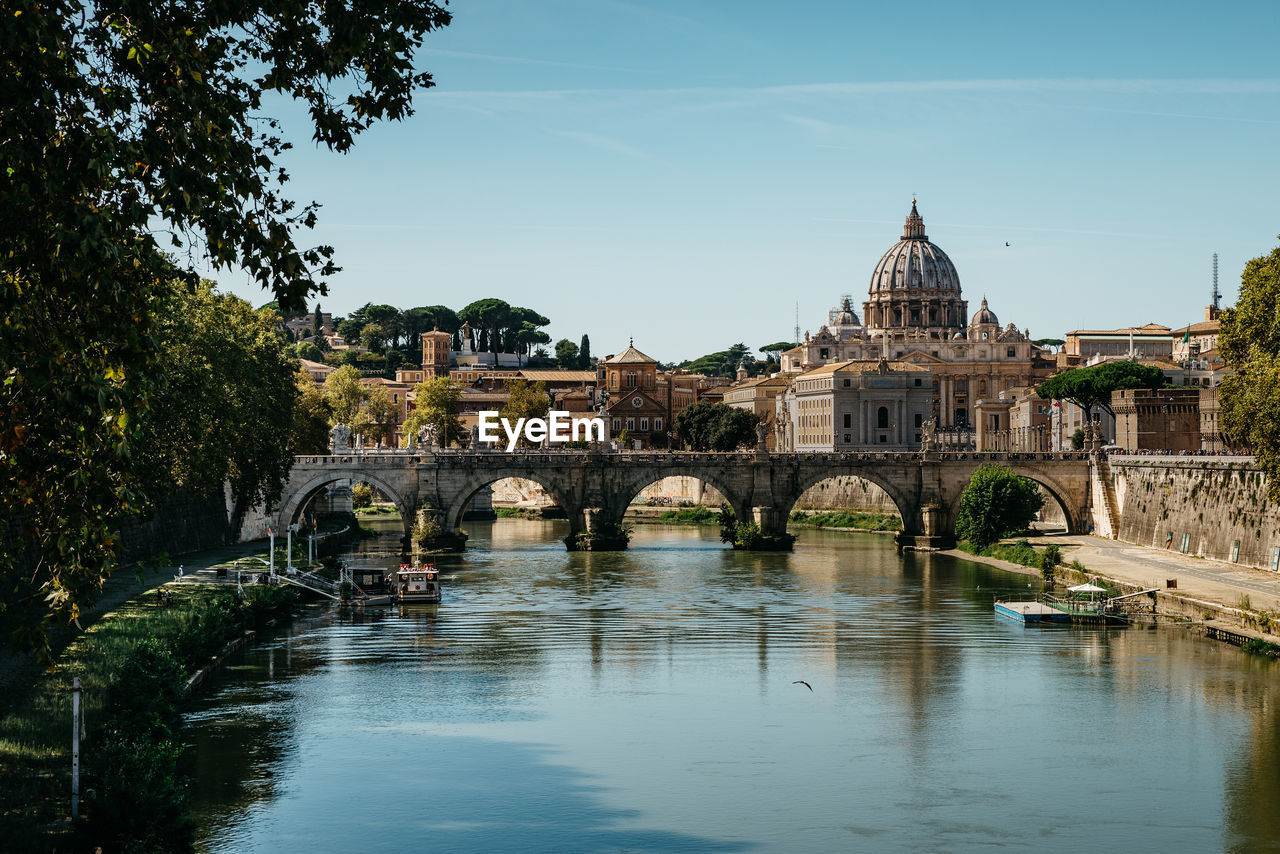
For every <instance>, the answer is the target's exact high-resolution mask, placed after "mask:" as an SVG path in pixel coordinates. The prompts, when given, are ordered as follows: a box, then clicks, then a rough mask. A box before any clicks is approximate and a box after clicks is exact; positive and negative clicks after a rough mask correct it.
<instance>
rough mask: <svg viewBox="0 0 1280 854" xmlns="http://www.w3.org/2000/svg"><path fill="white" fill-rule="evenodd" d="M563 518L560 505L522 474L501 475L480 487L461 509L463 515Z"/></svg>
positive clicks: (466, 516)
mask: <svg viewBox="0 0 1280 854" xmlns="http://www.w3.org/2000/svg"><path fill="white" fill-rule="evenodd" d="M513 517H514V518H535V519H563V518H565V512H564V508H563V507H561V506H560V505H559V504H557V503H556V499H555V497H554V496H552V495H551V493H549V492H548V491H547V489H546V487H544V486H543V485H542V484H540V483H538V482H537V481H533V480H529V479H528V478H523V477H504V478H502V479H501V480H495V481H494V482H493V483H491V484H489V485H488V486H482V487H480V489H479V491H477V492H476V494H475V496H474V497H473V498H472V499H471V506H470V507H469V508H468V509H467V511H466V512H465V513H463V516H462V518H463V520H464V521H466V520H467V519H504V518H513Z"/></svg>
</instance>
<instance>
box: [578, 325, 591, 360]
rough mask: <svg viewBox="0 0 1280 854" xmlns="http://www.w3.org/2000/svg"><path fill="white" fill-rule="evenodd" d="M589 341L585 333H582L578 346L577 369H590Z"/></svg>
mask: <svg viewBox="0 0 1280 854" xmlns="http://www.w3.org/2000/svg"><path fill="white" fill-rule="evenodd" d="M591 364H592V360H591V339H590V338H588V337H587V333H585V332H584V333H582V341H581V342H580V343H579V344H578V367H579V368H589V367H591Z"/></svg>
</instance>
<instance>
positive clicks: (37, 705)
mask: <svg viewBox="0 0 1280 854" xmlns="http://www.w3.org/2000/svg"><path fill="white" fill-rule="evenodd" d="M163 592H165V593H166V596H165V597H163V598H162V597H160V596H157V589H152V590H148V591H145V592H144V593H143V594H142V595H140V596H136V597H134V598H132V599H130V600H128V601H126V602H124V603H123V604H121V605H120V606H119V607H117V608H116V609H115V610H114V611H112V612H110V613H106V614H102V615H101V616H100V618H99V619H98V620H97V621H96V622H95V623H94V625H92V626H91V627H89V628H87V629H86V630H85V631H84V632H82V633H80V634H79V635H77V636H76V637H75V638H74V639H72V640H71V642H69V643H68V644H67V645H66V648H65V649H64V650H63V651H62V653H61V654H60V655H59V656H58V657H57V658H56V661H55V666H54V669H52V670H50V671H45V672H42V673H40V674H38V675H36V676H35V677H34V678H31V679H29V680H27V681H25V682H24V683H23V684H21V685H11V686H9V689H8V690H7V691H6V697H5V707H4V710H3V713H2V715H0V733H2V734H3V736H2V737H0V804H3V810H0V839H3V840H4V845H5V846H6V847H8V848H9V850H20V851H73V850H74V851H80V850H92V849H93V847H94V846H98V845H101V846H103V849H104V850H117V851H122V850H166V851H181V850H188V849H189V848H190V844H191V843H190V831H191V827H190V822H189V821H188V820H187V817H186V811H185V810H186V790H187V781H186V779H185V776H184V775H183V774H182V773H181V772H180V771H179V765H178V763H179V760H180V758H181V755H182V752H183V746H182V745H183V740H182V738H181V733H180V729H181V705H182V703H183V701H184V700H185V698H186V696H187V695H188V693H189V692H190V689H191V687H192V674H196V673H199V672H201V671H202V669H203V668H204V667H205V666H206V665H207V663H208V662H209V661H210V660H211V659H212V658H214V657H216V656H219V655H220V654H221V653H222V651H223V650H224V649H225V645H226V644H227V643H228V642H232V641H236V640H239V639H242V638H244V636H245V634H246V632H250V631H255V632H256V631H260V630H262V629H264V628H267V627H268V626H269V625H274V624H275V623H276V622H277V621H280V620H283V619H286V618H287V617H288V615H289V614H290V613H291V612H292V611H293V610H294V608H295V607H296V606H297V602H298V599H297V596H296V594H295V592H294V591H293V590H292V589H288V588H279V587H258V586H250V587H246V588H245V593H244V596H243V597H241V596H238V595H237V593H236V590H235V588H234V587H232V586H231V585H224V586H220V587H219V588H210V587H206V586H203V585H195V584H180V585H179V584H173V585H168V586H167V589H166V590H165V591H163ZM167 594H172V601H171V602H170V601H169V599H168V595H167ZM74 678H79V679H80V683H81V687H82V690H83V695H82V709H83V712H84V718H83V720H84V726H83V729H84V737H83V745H84V746H83V752H82V756H81V763H82V764H81V791H82V792H83V793H84V796H83V798H82V802H81V816H82V817H81V819H80V821H79V822H77V823H76V824H75V825H74V826H72V825H71V823H70V822H69V821H68V817H69V813H70V802H69V801H70V799H69V789H70V787H69V771H70V767H71V757H70V748H71V745H70V739H69V737H68V734H69V730H70V728H71V686H72V680H73V679H74ZM197 681H198V680H197Z"/></svg>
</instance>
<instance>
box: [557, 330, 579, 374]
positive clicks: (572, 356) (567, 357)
mask: <svg viewBox="0 0 1280 854" xmlns="http://www.w3.org/2000/svg"><path fill="white" fill-rule="evenodd" d="M556 364H557V365H559V366H560V367H561V368H566V369H569V368H576V367H578V345H577V344H574V343H573V342H572V341H570V340H569V339H568V338H561V339H560V340H559V341H557V342H556Z"/></svg>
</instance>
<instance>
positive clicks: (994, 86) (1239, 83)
mask: <svg viewBox="0 0 1280 854" xmlns="http://www.w3.org/2000/svg"><path fill="white" fill-rule="evenodd" d="M948 92H977V93H982V92H1019V93H1041V94H1042V93H1049V92H1064V93H1108V92H1110V93H1117V94H1146V95H1276V94H1280V78H1277V77H1262V78H1254V79H1249V78H1227V77H1224V78H1169V79H1158V78H1144V77H1133V78H1117V77H1009V78H985V79H982V78H980V79H973V80H877V81H846V82H828V83H792V84H785V85H778V86H684V87H672V88H666V89H661V88H654V89H637V88H626V87H619V88H613V89H600V88H581V89H512V90H484V89H477V90H462V91H452V92H451V91H447V90H442V89H434V90H432V91H431V93H430V94H429V95H428V97H430V98H575V97H608V98H616V97H621V96H654V95H664V96H698V95H705V96H713V97H739V98H740V97H744V96H754V97H757V98H758V97H783V98H786V97H791V96H796V95H825V96H843V97H858V96H867V95H898V94H912V93H914V94H930V93H948Z"/></svg>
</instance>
